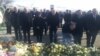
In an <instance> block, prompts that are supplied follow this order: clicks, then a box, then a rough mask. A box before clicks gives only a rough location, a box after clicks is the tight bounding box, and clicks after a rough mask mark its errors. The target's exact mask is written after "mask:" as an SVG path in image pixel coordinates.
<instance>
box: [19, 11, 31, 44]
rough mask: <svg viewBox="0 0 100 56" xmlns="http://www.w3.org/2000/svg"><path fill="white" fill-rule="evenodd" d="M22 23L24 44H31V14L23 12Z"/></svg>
mask: <svg viewBox="0 0 100 56" xmlns="http://www.w3.org/2000/svg"><path fill="white" fill-rule="evenodd" d="M20 17H21V19H20V21H21V28H22V30H23V35H24V42H26V41H27V40H28V43H29V44H30V43H31V40H30V28H31V18H30V16H29V12H28V13H26V12H21V13H20Z"/></svg>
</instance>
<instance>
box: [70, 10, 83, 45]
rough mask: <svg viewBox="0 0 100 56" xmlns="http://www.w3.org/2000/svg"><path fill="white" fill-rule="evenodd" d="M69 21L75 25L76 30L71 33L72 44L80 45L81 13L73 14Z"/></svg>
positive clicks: (81, 32)
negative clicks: (72, 37)
mask: <svg viewBox="0 0 100 56" xmlns="http://www.w3.org/2000/svg"><path fill="white" fill-rule="evenodd" d="M71 20H72V21H74V22H75V23H76V28H75V30H74V31H73V36H74V43H75V44H80V45H81V39H82V35H83V19H82V16H81V11H80V10H78V11H76V12H75V14H73V15H72V19H71Z"/></svg>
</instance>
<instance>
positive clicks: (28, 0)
mask: <svg viewBox="0 0 100 56" xmlns="http://www.w3.org/2000/svg"><path fill="white" fill-rule="evenodd" d="M14 4H15V5H21V6H25V7H27V8H32V7H36V8H38V9H44V8H46V9H49V8H50V5H54V6H55V9H56V10H66V9H71V10H77V9H82V10H90V9H92V8H97V9H98V10H99V11H100V1H99V0H15V2H14Z"/></svg>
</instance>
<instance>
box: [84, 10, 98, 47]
mask: <svg viewBox="0 0 100 56" xmlns="http://www.w3.org/2000/svg"><path fill="white" fill-rule="evenodd" d="M86 19H87V22H86V23H87V24H86V35H87V47H93V45H94V42H95V39H96V36H97V33H98V31H99V20H100V19H99V18H98V14H97V11H96V9H93V11H92V12H91V11H90V12H88V14H87V16H86Z"/></svg>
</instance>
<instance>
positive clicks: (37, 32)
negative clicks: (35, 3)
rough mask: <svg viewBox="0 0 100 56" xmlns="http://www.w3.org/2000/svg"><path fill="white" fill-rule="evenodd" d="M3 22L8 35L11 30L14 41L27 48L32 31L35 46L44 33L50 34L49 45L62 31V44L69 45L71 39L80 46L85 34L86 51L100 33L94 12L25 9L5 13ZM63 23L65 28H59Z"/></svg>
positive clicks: (96, 13) (98, 22)
mask: <svg viewBox="0 0 100 56" xmlns="http://www.w3.org/2000/svg"><path fill="white" fill-rule="evenodd" d="M4 20H5V23H6V27H7V33H8V34H11V27H13V28H14V31H15V39H16V40H18V41H19V40H23V41H24V42H25V43H26V42H28V43H29V44H30V43H31V38H30V31H31V29H33V35H34V36H36V38H37V42H42V39H43V33H45V35H46V34H47V31H48V30H49V40H50V43H52V42H54V43H57V30H58V28H61V29H62V36H63V39H62V40H63V43H67V44H70V43H71V42H72V39H74V43H75V44H79V45H81V40H82V36H83V32H86V37H87V38H86V40H87V47H93V45H94V42H95V40H96V36H97V34H98V32H99V30H100V15H99V13H98V12H97V10H96V9H95V8H94V9H92V10H89V11H87V12H86V11H81V10H77V11H75V12H72V11H71V10H66V11H65V12H61V11H59V12H56V11H55V10H54V8H51V10H45V9H44V10H40V11H37V10H36V9H33V10H30V11H29V10H27V9H26V8H24V9H23V10H20V9H17V8H16V7H13V8H7V9H6V11H5V14H4ZM63 20H64V22H65V23H64V24H62V21H63ZM22 37H24V39H22Z"/></svg>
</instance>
